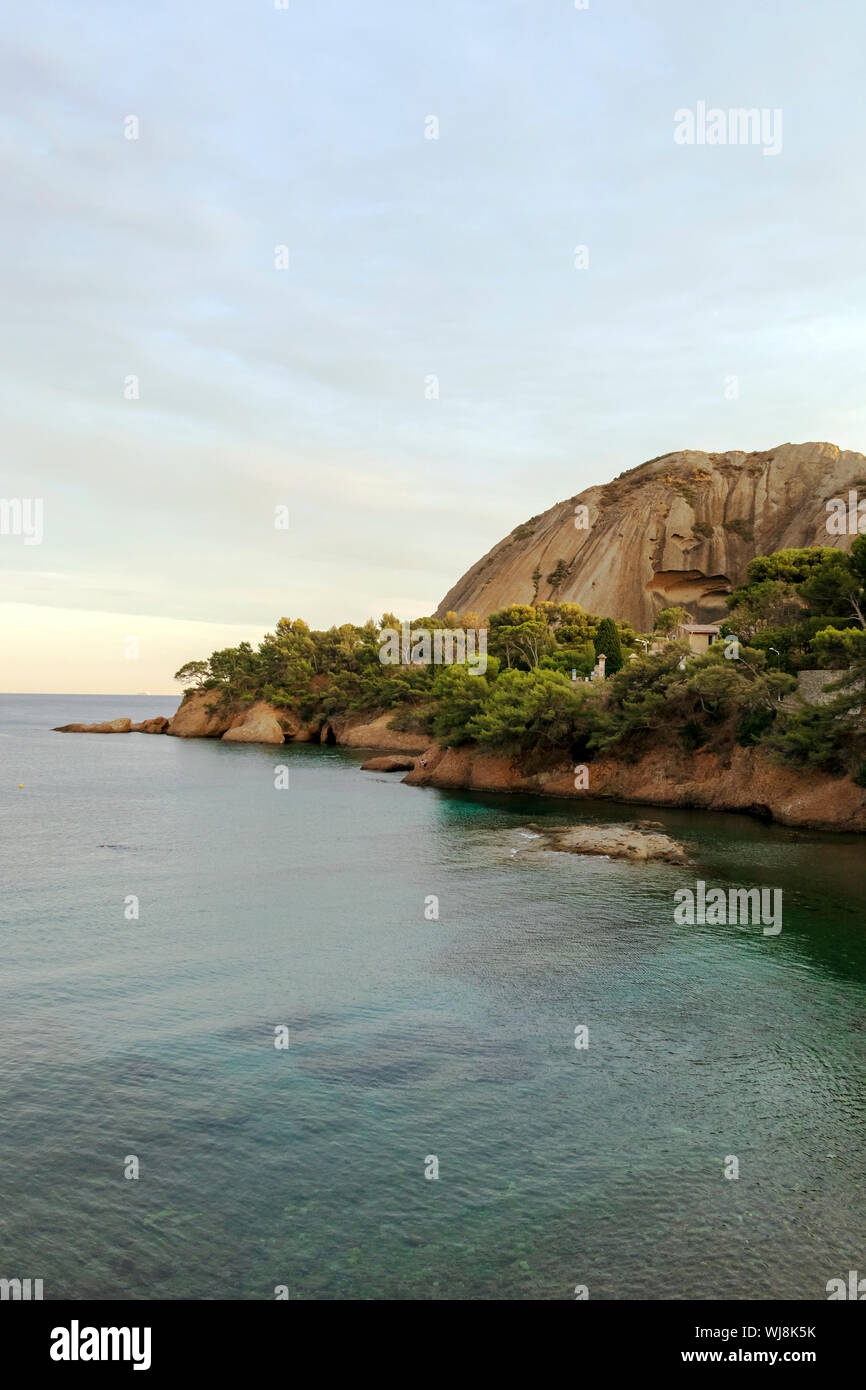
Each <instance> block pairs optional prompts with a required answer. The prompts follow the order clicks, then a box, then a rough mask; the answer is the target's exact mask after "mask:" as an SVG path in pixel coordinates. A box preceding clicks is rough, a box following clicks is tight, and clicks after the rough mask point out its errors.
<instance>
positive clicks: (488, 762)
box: [403, 744, 866, 833]
mask: <svg viewBox="0 0 866 1390" xmlns="http://www.w3.org/2000/svg"><path fill="white" fill-rule="evenodd" d="M403 781H404V782H407V783H409V785H410V786H421V787H424V786H432V787H442V788H449V789H454V788H466V789H467V790H471V791H485V792H535V793H540V794H541V795H543V796H562V797H569V798H573V799H574V800H583V801H585V800H603V801H619V802H631V803H639V804H640V805H644V806H670V807H692V808H696V809H701V810H707V811H738V812H741V813H743V814H746V815H753V816H759V817H760V818H761V819H764V820H773V821H777V822H778V823H779V824H780V825H790V826H797V827H799V828H800V829H804V830H805V829H808V830H835V831H853V832H861V833H862V832H863V831H866V788H863V787H858V786H857V785H856V784H855V783H854V782H852V781H851V780H850V778H848V777H831V776H829V775H828V774H825V773H822V772H820V771H818V770H817V769H815V768H810V769H809V772H808V775H804V773H803V771H802V770H801V769H799V768H794V767H783V766H780V765H779V764H777V763H774V762H772V761H771V760H770V759H769V758H768V757H767V755H766V754H765V753H763V752H762V751H761V750H760V749H758V748H741V747H735V748H733V749H732V750H731V752H730V753H729V754H728V755H726V756H721V755H719V754H716V753H708V752H705V753H700V752H699V753H685V752H683V751H682V749H679V748H677V747H676V746H675V745H673V744H666V745H664V746H658V747H655V748H653V749H652V750H651V751H650V752H648V753H647V754H645V755H644V756H643V757H642V758H639V759H637V760H635V761H634V762H630V763H627V762H624V761H622V760H621V759H617V758H599V759H597V760H596V761H595V762H592V763H589V764H588V765H587V783H588V785H587V787H586V790H576V789H575V770H574V766H573V765H572V764H571V763H566V762H559V763H555V764H551V765H549V766H548V767H546V768H544V769H543V770H530V769H529V766H528V765H527V761H526V760H523V759H519V758H509V757H506V756H503V755H497V754H493V753H484V752H481V751H479V749H478V748H476V747H473V746H472V745H471V744H469V745H466V746H464V747H462V748H450V749H442V748H440V747H439V746H438V745H435V744H434V745H433V746H432V747H431V748H428V749H427V751H426V753H425V754H424V759H423V762H422V761H421V760H419V761H418V762H417V763H416V764H415V768H414V770H413V771H412V772H409V773H407V775H406V776H405V777H404V778H403Z"/></svg>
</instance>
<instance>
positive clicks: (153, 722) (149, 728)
mask: <svg viewBox="0 0 866 1390" xmlns="http://www.w3.org/2000/svg"><path fill="white" fill-rule="evenodd" d="M167 728H168V720H167V719H166V717H165V715H164V714H157V715H155V716H154V718H153V719H142V721H141V723H140V724H133V725H132V727H131V729H130V731H129V732H130V733H131V734H164V733H165V731H166V729H167Z"/></svg>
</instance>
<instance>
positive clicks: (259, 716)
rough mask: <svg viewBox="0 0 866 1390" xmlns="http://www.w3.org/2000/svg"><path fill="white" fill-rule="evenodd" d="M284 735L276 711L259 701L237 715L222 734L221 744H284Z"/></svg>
mask: <svg viewBox="0 0 866 1390" xmlns="http://www.w3.org/2000/svg"><path fill="white" fill-rule="evenodd" d="M285 741H286V740H285V734H284V731H283V729H282V727H281V725H280V721H279V716H278V715H277V711H276V710H275V709H274V707H273V706H272V705H269V704H267V703H266V702H265V701H264V700H259V701H257V702H256V704H254V705H252V706H251V707H250V708H249V709H248V710H245V711H244V713H243V714H239V715H237V717H236V718H235V719H234V721H233V722H232V725H231V727H230V728H228V729H226V732H225V733H224V734H223V743H285Z"/></svg>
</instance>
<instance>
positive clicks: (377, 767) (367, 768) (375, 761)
mask: <svg viewBox="0 0 866 1390" xmlns="http://www.w3.org/2000/svg"><path fill="white" fill-rule="evenodd" d="M414 766H415V759H414V758H407V757H405V756H404V755H403V754H401V753H386V754H385V755H384V756H383V757H381V758H368V759H367V761H366V762H365V763H362V764H361V771H362V772H411V771H412V768H413V767H414Z"/></svg>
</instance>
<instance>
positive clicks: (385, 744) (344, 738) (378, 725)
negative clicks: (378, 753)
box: [322, 710, 430, 753]
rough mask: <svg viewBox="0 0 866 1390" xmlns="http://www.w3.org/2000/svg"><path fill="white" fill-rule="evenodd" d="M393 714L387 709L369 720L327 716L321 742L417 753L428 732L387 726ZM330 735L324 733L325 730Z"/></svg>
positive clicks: (424, 745)
mask: <svg viewBox="0 0 866 1390" xmlns="http://www.w3.org/2000/svg"><path fill="white" fill-rule="evenodd" d="M393 718H394V715H393V712H392V711H391V710H387V711H386V712H385V714H380V715H379V716H378V718H376V719H371V720H366V721H365V720H363V719H361V720H358V719H343V720H339V719H338V720H331V721H330V722H329V723H328V724H325V725H324V726H323V728H322V742H323V743H327V742H336V743H340V744H342V745H343V746H344V747H346V748H383V749H393V751H394V752H400V753H420V752H422V751H423V750H424V748H425V747H426V746H427V744H428V743H429V742H430V739H429V735H426V734H413V733H410V732H405V731H401V730H399V729H389V728H388V724H389V722H390V721H391V720H392V719H393ZM329 729H330V730H331V731H332V734H333V738H329V737H328V730H329Z"/></svg>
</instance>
